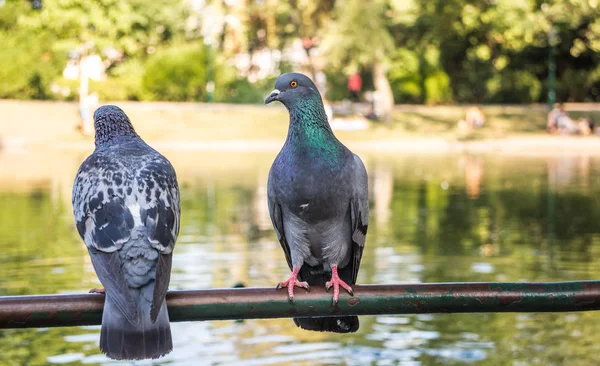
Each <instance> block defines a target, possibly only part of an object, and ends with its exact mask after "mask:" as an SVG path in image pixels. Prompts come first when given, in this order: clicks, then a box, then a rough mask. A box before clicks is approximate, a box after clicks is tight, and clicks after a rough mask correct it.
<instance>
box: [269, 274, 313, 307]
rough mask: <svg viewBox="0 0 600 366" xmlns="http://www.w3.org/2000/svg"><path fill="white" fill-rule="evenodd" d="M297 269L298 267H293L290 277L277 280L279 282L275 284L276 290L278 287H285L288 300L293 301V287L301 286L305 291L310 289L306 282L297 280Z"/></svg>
mask: <svg viewBox="0 0 600 366" xmlns="http://www.w3.org/2000/svg"><path fill="white" fill-rule="evenodd" d="M298 271H300V268H298V267H294V270H293V271H292V275H291V276H290V278H288V280H287V281H284V282H279V284H278V285H277V290H279V289H280V288H283V287H287V289H288V300H290V301H294V287H302V288H305V289H306V290H307V291H310V286H309V285H308V283H306V282H299V281H297V280H296V278H297V277H298Z"/></svg>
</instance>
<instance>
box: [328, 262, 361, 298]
mask: <svg viewBox="0 0 600 366" xmlns="http://www.w3.org/2000/svg"><path fill="white" fill-rule="evenodd" d="M340 286H342V288H343V289H344V290H346V291H348V293H349V294H350V296H354V292H353V291H352V287H350V286H348V284H347V283H346V282H344V281H342V280H341V279H340V276H338V270H337V266H331V281H327V283H325V289H326V290H327V291H329V289H330V288H331V287H333V304H334V305H335V304H337V303H338V300H339V299H340Z"/></svg>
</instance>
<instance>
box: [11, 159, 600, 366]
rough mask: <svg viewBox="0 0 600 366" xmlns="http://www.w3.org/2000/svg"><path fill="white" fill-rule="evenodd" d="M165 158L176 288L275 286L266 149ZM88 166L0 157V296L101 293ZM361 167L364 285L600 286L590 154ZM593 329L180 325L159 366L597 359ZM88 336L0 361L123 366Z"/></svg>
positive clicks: (61, 336)
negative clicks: (81, 232)
mask: <svg viewBox="0 0 600 366" xmlns="http://www.w3.org/2000/svg"><path fill="white" fill-rule="evenodd" d="M165 153H166V155H167V156H168V157H169V158H170V159H171V161H172V162H173V164H174V165H175V167H176V168H177V169H178V174H179V178H180V182H181V190H182V195H181V198H182V210H183V216H182V228H181V234H180V237H179V241H178V243H177V247H176V250H175V257H174V262H173V275H172V281H171V289H203V288H220V287H232V286H233V285H234V284H236V283H238V282H242V283H243V284H244V285H246V286H248V287H265V286H275V284H276V283H277V282H278V281H281V280H283V279H285V278H286V276H288V274H289V269H288V268H287V265H286V263H285V259H284V256H283V252H282V250H281V248H280V246H279V243H278V242H277V241H276V238H275V235H274V233H273V231H272V229H271V224H270V221H269V216H268V210H267V207H266V187H265V184H266V177H267V173H268V169H269V166H270V163H271V162H272V159H273V157H274V154H275V153H276V152H261V153H243V152H235V153H234V152H232V153H218V154H217V153H208V152H191V151H187V152H177V151H165ZM84 156H85V153H83V152H62V153H58V152H56V153H39V154H26V153H23V154H9V155H6V154H4V155H0V171H2V172H3V177H2V178H0V188H1V189H0V192H2V193H0V223H1V224H0V225H1V226H0V268H1V271H2V273H1V276H0V296H5V295H27V294H44V293H81V292H87V290H89V289H90V288H92V287H98V286H99V285H100V284H99V282H98V280H97V278H96V276H95V273H94V271H93V269H92V266H91V263H90V261H89V258H88V254H87V252H86V250H85V248H84V246H83V243H82V242H81V240H80V239H79V237H78V235H77V232H76V230H75V227H74V224H73V219H72V214H71V207H70V189H71V183H72V179H73V176H74V174H75V170H76V169H77V166H78V164H79V163H80V162H81V160H82V159H83V157H84ZM363 159H364V160H365V163H366V165H367V169H368V171H369V175H370V187H371V193H372V194H371V215H370V227H369V234H368V237H367V246H366V249H365V253H364V256H363V260H362V264H361V269H360V272H359V277H358V280H359V282H360V283H374V284H383V283H417V282H438V281H444V282H445V281H567V280H589V279H598V278H600V265H599V264H600V263H599V261H600V260H599V259H598V258H600V255H598V254H600V253H599V251H600V246H599V244H600V225H598V223H599V222H600V206H598V205H596V204H595V202H597V197H598V195H599V194H600V181H598V179H597V178H596V177H597V176H598V173H599V170H600V157H594V156H592V157H589V156H573V157H533V156H532V157H516V156H508V155H504V156H496V155H492V154H490V155H482V156H471V155H450V156H446V155H431V156H426V155H407V154H388V155H371V154H365V155H364V156H363ZM282 296H284V294H283V293H282ZM598 329H600V316H598V314H596V313H591V312H589V313H567V314H477V315H474V314H457V315H453V314H442V315H399V316H390V315H386V316H363V317H361V328H360V330H359V332H357V333H355V334H350V335H336V334H325V333H314V332H307V331H303V330H300V329H298V328H296V327H295V325H294V324H293V322H292V321H291V320H289V319H272V320H247V321H244V322H234V321H214V322H194V323H191V322H190V323H174V324H172V330H173V336H174V343H175V350H174V352H173V353H172V354H170V355H168V356H167V357H165V358H163V359H161V360H159V361H154V363H155V364H173V365H289V364H292V363H293V364H295V365H328V364H332V365H333V364H345V365H439V364H448V365H480V364H484V365H515V366H516V365H592V364H597V362H596V361H597V359H598V354H600V353H599V351H600V342H598V341H597V340H598V338H597V332H598ZM98 337H99V327H97V326H94V327H72V328H53V329H27V330H4V331H0V365H44V364H65V365H77V364H86V365H113V364H118V363H115V362H112V361H110V360H108V359H107V358H105V357H104V356H103V355H102V354H101V353H100V352H99V350H98ZM137 364H140V365H148V364H152V363H151V362H138V363H137Z"/></svg>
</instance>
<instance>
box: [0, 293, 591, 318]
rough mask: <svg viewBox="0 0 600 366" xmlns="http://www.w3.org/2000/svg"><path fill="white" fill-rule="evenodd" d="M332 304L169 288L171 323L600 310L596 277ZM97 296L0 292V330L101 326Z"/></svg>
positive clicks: (345, 298)
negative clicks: (315, 317) (28, 294)
mask: <svg viewBox="0 0 600 366" xmlns="http://www.w3.org/2000/svg"><path fill="white" fill-rule="evenodd" d="M353 288H354V296H353V297H351V296H350V295H348V294H345V293H344V294H341V296H340V302H339V303H338V304H337V305H335V306H333V305H332V304H331V293H327V292H325V289H324V288H323V287H313V288H312V289H311V291H310V292H305V291H304V290H301V289H297V290H296V294H295V300H294V302H293V303H290V302H288V300H287V292H286V291H285V290H283V291H276V290H275V289H274V288H241V289H217V290H200V291H170V292H169V293H168V295H167V305H168V308H169V316H170V318H171V321H174V322H178V321H196V320H218V319H220V320H225V319H256V318H291V317H311V316H341V315H376V314H418V313H491V312H566V311H588V310H600V281H580V282H555V283H552V282H548V283H493V282H492V283H428V284H409V285H362V286H361V285H356V286H353ZM103 305H104V295H101V294H81V295H43V296H8V297H0V329H6V328H36V327H63V326H76V325H94V324H100V321H101V319H102V308H103Z"/></svg>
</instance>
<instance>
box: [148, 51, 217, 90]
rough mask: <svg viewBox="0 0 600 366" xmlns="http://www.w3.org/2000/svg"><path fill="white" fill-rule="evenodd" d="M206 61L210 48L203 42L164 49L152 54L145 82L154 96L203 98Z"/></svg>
mask: <svg viewBox="0 0 600 366" xmlns="http://www.w3.org/2000/svg"><path fill="white" fill-rule="evenodd" d="M207 64H208V52H207V50H206V49H205V48H204V47H203V46H201V45H188V46H182V47H173V48H170V49H167V50H162V51H159V52H157V53H156V55H153V56H152V57H150V58H149V60H148V62H147V64H146V71H145V72H144V76H143V79H142V83H143V86H144V88H145V89H146V90H147V91H148V93H149V94H150V95H151V98H152V99H154V100H170V101H201V100H204V97H205V93H206V81H207V79H206V76H207V66H208V65H207Z"/></svg>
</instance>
